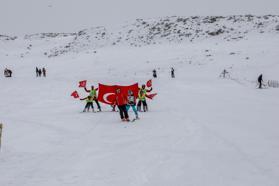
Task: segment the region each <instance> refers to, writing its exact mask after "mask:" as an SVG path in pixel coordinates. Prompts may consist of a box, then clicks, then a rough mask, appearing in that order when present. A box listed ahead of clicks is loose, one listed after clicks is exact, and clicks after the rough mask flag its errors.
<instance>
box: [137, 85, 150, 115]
mask: <svg viewBox="0 0 279 186" xmlns="http://www.w3.org/2000/svg"><path fill="white" fill-rule="evenodd" d="M151 91H152V88H151V89H150V90H147V89H146V88H145V85H142V86H141V88H140V89H139V94H138V99H139V101H138V104H137V110H138V111H139V112H141V105H143V111H144V112H147V111H148V106H147V103H146V93H147V92H151Z"/></svg>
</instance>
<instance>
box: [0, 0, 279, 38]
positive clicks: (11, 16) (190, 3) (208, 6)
mask: <svg viewBox="0 0 279 186" xmlns="http://www.w3.org/2000/svg"><path fill="white" fill-rule="evenodd" d="M232 14H260V15H262V14H277V15H279V0H0V24H1V26H0V34H1V33H2V34H8V35H18V34H24V33H37V32H75V31H78V30H80V29H83V28H87V27H92V26H107V25H117V24H122V23H123V22H125V21H129V20H134V19H136V18H152V17H159V16H172V15H179V16H191V15H232Z"/></svg>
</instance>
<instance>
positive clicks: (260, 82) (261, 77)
mask: <svg viewBox="0 0 279 186" xmlns="http://www.w3.org/2000/svg"><path fill="white" fill-rule="evenodd" d="M258 83H259V88H262V84H263V75H262V74H261V75H260V76H259V77H258Z"/></svg>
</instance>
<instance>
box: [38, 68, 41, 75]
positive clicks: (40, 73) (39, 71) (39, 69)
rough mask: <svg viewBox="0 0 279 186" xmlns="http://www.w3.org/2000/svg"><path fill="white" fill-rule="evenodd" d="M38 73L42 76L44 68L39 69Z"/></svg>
mask: <svg viewBox="0 0 279 186" xmlns="http://www.w3.org/2000/svg"><path fill="white" fill-rule="evenodd" d="M38 73H39V77H41V76H42V70H41V69H39V71H38Z"/></svg>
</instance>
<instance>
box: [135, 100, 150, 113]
mask: <svg viewBox="0 0 279 186" xmlns="http://www.w3.org/2000/svg"><path fill="white" fill-rule="evenodd" d="M141 104H142V105H143V111H144V112H146V111H147V110H148V107H147V103H146V100H139V102H138V105H137V110H138V111H140V112H141Z"/></svg>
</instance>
